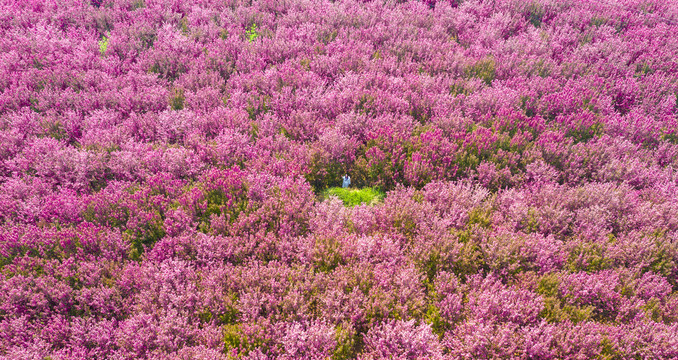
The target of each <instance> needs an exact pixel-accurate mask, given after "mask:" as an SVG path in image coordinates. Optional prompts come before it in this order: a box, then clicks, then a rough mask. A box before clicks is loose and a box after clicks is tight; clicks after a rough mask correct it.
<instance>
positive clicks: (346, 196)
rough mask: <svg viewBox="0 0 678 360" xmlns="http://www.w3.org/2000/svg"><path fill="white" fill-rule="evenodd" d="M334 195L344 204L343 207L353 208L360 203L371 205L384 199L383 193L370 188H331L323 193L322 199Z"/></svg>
mask: <svg viewBox="0 0 678 360" xmlns="http://www.w3.org/2000/svg"><path fill="white" fill-rule="evenodd" d="M330 195H334V196H336V197H338V198H339V199H341V201H343V202H344V205H345V206H355V205H360V204H362V203H365V204H368V205H371V204H374V203H376V202H378V201H380V200H381V199H383V198H384V193H383V192H381V191H379V190H377V189H375V188H371V187H367V188H362V189H354V188H340V187H333V188H329V189H327V190H325V191H324V192H323V197H324V198H326V199H327V198H329V197H330Z"/></svg>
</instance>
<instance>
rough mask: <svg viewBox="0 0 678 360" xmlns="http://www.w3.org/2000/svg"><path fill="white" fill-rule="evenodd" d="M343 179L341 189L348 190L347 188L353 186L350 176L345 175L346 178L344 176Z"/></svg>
mask: <svg viewBox="0 0 678 360" xmlns="http://www.w3.org/2000/svg"><path fill="white" fill-rule="evenodd" d="M341 179H342V180H343V181H342V183H341V187H343V188H347V187H349V185H351V177H350V176H348V174H345V175H344V176H342V177H341Z"/></svg>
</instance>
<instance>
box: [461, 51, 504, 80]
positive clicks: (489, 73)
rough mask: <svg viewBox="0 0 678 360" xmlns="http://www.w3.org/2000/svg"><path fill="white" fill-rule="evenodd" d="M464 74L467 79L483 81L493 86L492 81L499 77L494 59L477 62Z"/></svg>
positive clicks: (489, 58)
mask: <svg viewBox="0 0 678 360" xmlns="http://www.w3.org/2000/svg"><path fill="white" fill-rule="evenodd" d="M464 72H465V75H466V77H467V78H478V79H481V80H483V81H484V82H485V84H487V85H492V81H493V80H494V78H495V76H496V75H497V71H496V69H495V62H494V59H493V58H492V57H488V58H485V59H483V60H480V61H478V62H476V63H475V65H472V66H469V67H467V68H466V69H465V71H464Z"/></svg>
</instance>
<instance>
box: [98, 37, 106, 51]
mask: <svg viewBox="0 0 678 360" xmlns="http://www.w3.org/2000/svg"><path fill="white" fill-rule="evenodd" d="M107 49H108V38H107V37H106V36H104V37H103V38H101V40H99V53H101V55H105V54H106V50H107Z"/></svg>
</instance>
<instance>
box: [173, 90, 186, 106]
mask: <svg viewBox="0 0 678 360" xmlns="http://www.w3.org/2000/svg"><path fill="white" fill-rule="evenodd" d="M185 99H186V98H185V97H184V89H182V88H173V89H172V92H171V95H170V101H169V103H170V106H171V107H172V110H182V109H183V108H184V100H185Z"/></svg>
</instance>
